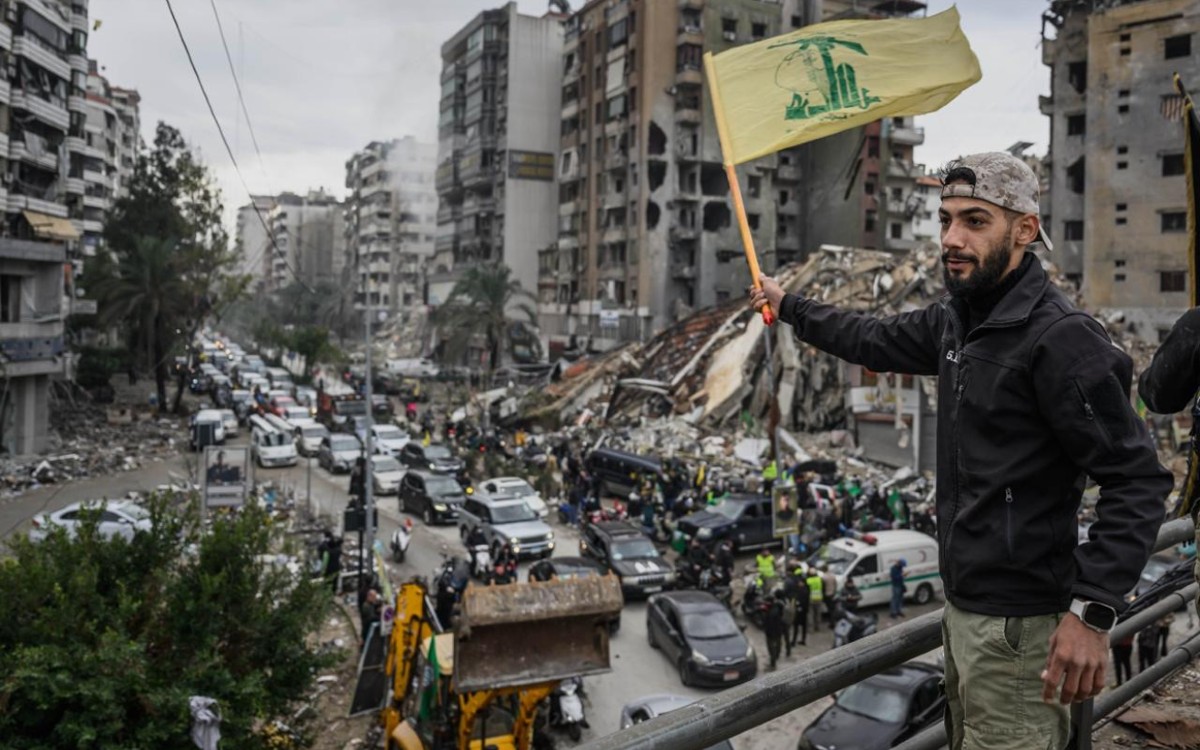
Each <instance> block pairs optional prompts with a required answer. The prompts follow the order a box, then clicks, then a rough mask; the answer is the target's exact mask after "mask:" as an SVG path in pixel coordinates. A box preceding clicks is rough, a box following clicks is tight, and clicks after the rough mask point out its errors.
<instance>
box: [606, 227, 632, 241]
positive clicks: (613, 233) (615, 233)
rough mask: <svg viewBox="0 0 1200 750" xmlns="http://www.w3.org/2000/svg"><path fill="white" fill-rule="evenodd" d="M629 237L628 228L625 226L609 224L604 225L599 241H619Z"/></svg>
mask: <svg viewBox="0 0 1200 750" xmlns="http://www.w3.org/2000/svg"><path fill="white" fill-rule="evenodd" d="M628 237H629V230H628V229H627V228H626V227H625V226H623V225H622V226H610V227H605V229H604V232H603V233H602V234H601V235H600V241H601V242H621V241H622V240H624V239H627V238H628Z"/></svg>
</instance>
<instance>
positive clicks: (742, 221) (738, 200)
mask: <svg viewBox="0 0 1200 750" xmlns="http://www.w3.org/2000/svg"><path fill="white" fill-rule="evenodd" d="M704 74H705V78H707V79H708V90H709V91H711V92H712V104H713V115H714V116H715V117H716V121H717V137H718V138H719V139H720V141H721V158H722V160H723V161H724V163H725V178H726V179H727V180H729V192H730V193H731V194H732V195H733V211H734V213H735V214H736V215H737V222H738V229H739V230H740V231H741V234H742V250H744V251H745V253H746V263H747V265H749V266H750V279H751V281H752V282H753V284H754V288H755V289H762V281H761V280H760V279H759V277H760V276H761V275H762V271H761V270H760V269H759V266H758V255H757V253H755V252H754V237H753V236H752V235H751V234H750V222H749V221H748V220H747V219H746V204H745V203H743V202H742V188H741V186H740V185H739V184H738V178H737V169H736V167H735V166H734V164H733V159H732V157H731V156H730V154H732V153H733V149H732V147H731V146H730V144H729V133H728V132H727V125H726V123H725V108H724V107H723V106H722V102H721V87H720V86H718V85H717V72H716V69H715V68H714V67H713V54H712V53H711V52H705V53H704ZM762 319H763V323H764V324H765V325H768V326H769V325H771V324H772V323H774V322H775V315H774V313H772V312H771V306H770V305H769V304H768V305H764V306H763V308H762Z"/></svg>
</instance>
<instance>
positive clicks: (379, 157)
mask: <svg viewBox="0 0 1200 750" xmlns="http://www.w3.org/2000/svg"><path fill="white" fill-rule="evenodd" d="M436 171H437V146H436V145H433V144H427V143H421V142H420V141H418V140H416V139H415V138H413V137H412V136H406V137H404V138H400V139H395V140H391V141H373V142H372V143H369V144H367V146H366V148H364V149H363V150H362V151H359V152H358V153H356V154H354V155H353V156H351V157H350V159H349V160H348V161H347V162H346V188H347V190H348V194H347V198H346V203H345V210H344V216H345V222H344V232H345V264H346V266H347V270H348V271H349V272H350V274H351V276H353V278H352V279H349V280H348V281H347V284H348V288H353V289H354V290H355V299H356V300H357V301H358V302H359V303H360V304H361V302H362V301H363V300H364V299H366V298H367V295H368V294H369V295H370V296H369V298H370V301H371V306H372V307H379V308H382V309H386V310H388V311H390V312H392V313H395V312H396V311H397V310H399V309H400V308H401V307H408V306H410V305H417V304H424V303H425V281H426V273H427V266H428V265H429V263H430V262H431V261H432V259H433V253H434V235H435V234H436V232H437V210H438V196H437V191H436V189H435V188H434V173H435V172H436ZM350 285H352V286H350Z"/></svg>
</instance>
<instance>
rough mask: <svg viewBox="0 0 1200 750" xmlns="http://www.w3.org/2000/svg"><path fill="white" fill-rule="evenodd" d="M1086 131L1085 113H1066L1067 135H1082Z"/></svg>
mask: <svg viewBox="0 0 1200 750" xmlns="http://www.w3.org/2000/svg"><path fill="white" fill-rule="evenodd" d="M1086 132H1087V115H1082V114H1081V115H1067V135H1084V134H1085V133H1086Z"/></svg>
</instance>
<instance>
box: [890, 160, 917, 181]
mask: <svg viewBox="0 0 1200 750" xmlns="http://www.w3.org/2000/svg"><path fill="white" fill-rule="evenodd" d="M924 174H925V165H924V164H913V163H912V162H910V161H905V160H903V159H891V160H889V161H888V165H887V175H888V177H902V178H908V179H915V178H917V177H921V176H923V175H924Z"/></svg>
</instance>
